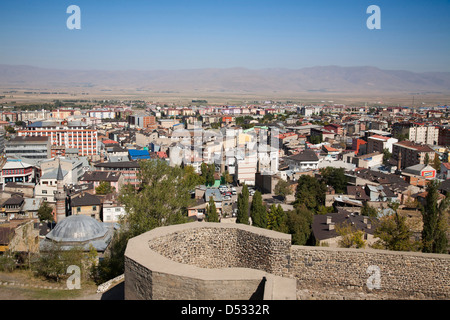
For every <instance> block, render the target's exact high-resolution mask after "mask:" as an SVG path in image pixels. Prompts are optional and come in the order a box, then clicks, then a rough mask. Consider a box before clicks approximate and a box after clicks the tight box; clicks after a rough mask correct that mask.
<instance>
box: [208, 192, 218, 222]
mask: <svg viewBox="0 0 450 320" xmlns="http://www.w3.org/2000/svg"><path fill="white" fill-rule="evenodd" d="M206 221H208V222H219V215H218V214H217V208H216V203H215V202H214V199H213V197H209V203H208V207H207V210H206Z"/></svg>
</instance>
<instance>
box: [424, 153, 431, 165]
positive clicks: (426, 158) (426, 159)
mask: <svg viewBox="0 0 450 320" xmlns="http://www.w3.org/2000/svg"><path fill="white" fill-rule="evenodd" d="M424 163H425V165H428V164H429V163H430V156H429V155H428V153H426V154H425V160H424Z"/></svg>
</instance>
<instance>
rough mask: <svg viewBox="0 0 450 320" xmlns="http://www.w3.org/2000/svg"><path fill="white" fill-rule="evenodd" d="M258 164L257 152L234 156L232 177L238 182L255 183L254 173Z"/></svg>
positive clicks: (251, 184) (252, 184)
mask: <svg viewBox="0 0 450 320" xmlns="http://www.w3.org/2000/svg"><path fill="white" fill-rule="evenodd" d="M257 166H258V157H257V154H256V153H255V154H251V155H248V156H246V157H245V158H243V157H240V156H236V163H235V174H234V178H235V180H236V181H237V182H238V183H239V184H241V185H242V184H244V183H245V184H246V185H250V186H254V185H255V175H256V171H257Z"/></svg>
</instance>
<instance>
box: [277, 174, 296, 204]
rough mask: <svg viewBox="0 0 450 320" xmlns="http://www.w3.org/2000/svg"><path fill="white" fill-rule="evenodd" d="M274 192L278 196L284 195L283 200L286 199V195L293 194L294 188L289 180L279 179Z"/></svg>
mask: <svg viewBox="0 0 450 320" xmlns="http://www.w3.org/2000/svg"><path fill="white" fill-rule="evenodd" d="M274 193H275V195H276V196H280V197H282V198H283V201H285V200H286V197H287V196H288V195H290V194H292V189H291V187H290V186H289V183H288V182H287V181H285V180H283V179H279V180H278V182H277V184H276V186H275V189H274Z"/></svg>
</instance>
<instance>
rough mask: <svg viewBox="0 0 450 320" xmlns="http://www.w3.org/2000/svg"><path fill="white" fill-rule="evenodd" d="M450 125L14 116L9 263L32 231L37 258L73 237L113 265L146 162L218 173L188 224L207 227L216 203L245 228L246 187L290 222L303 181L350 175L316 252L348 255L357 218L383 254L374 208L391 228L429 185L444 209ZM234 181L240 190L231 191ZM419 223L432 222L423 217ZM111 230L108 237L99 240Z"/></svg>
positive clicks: (381, 120)
mask: <svg viewBox="0 0 450 320" xmlns="http://www.w3.org/2000/svg"><path fill="white" fill-rule="evenodd" d="M448 113H449V110H448V107H447V106H435V107H428V108H413V107H367V106H362V107H354V106H346V105H334V104H333V105H317V106H302V105H297V104H281V103H275V102H271V101H266V102H264V103H260V104H252V105H242V106H209V105H204V106H202V105H199V104H194V105H188V106H176V105H171V106H168V105H163V104H148V105H146V106H145V107H140V108H134V107H132V106H131V105H130V106H123V105H122V106H97V107H96V106H93V107H89V108H81V109H76V108H75V109H74V108H64V107H61V108H58V109H55V110H41V111H35V112H30V111H14V110H11V109H7V110H6V111H5V110H3V112H2V113H1V115H2V122H1V123H0V128H1V132H0V151H1V152H2V157H1V161H0V168H1V170H0V194H1V198H0V199H1V211H0V231H1V232H0V251H2V252H6V251H8V250H19V251H20V250H24V249H23V246H24V240H23V239H22V240H21V239H20V237H21V236H22V235H23V233H20V232H17V230H18V229H19V228H21V227H22V226H23V225H26V224H27V223H29V224H32V225H33V226H34V232H35V233H34V235H35V241H36V244H37V245H36V246H34V247H33V248H31V249H30V248H27V250H33V251H34V252H39V250H41V251H45V250H48V249H46V248H48V246H49V243H51V242H52V239H53V240H54V239H55V238H57V239H58V241H62V242H63V243H64V242H67V246H70V245H71V243H72V242H71V241H73V239H71V238H70V237H69V238H64V237H63V236H57V234H67V232H68V231H67V229H68V230H70V232H69V233H70V234H72V235H73V234H78V235H79V234H83V235H86V237H85V238H83V239H84V240H83V241H82V243H83V244H84V245H85V248H88V246H89V245H94V247H95V248H96V250H97V252H98V254H99V255H100V257H102V256H103V254H104V253H105V251H106V250H107V249H108V246H109V244H110V242H111V239H112V231H111V230H114V228H116V227H117V225H118V223H119V222H120V221H121V218H123V217H126V216H127V211H126V209H125V206H124V204H123V203H121V202H120V201H119V194H120V192H121V190H122V188H123V187H124V186H125V185H127V184H132V185H134V186H135V187H139V183H140V181H139V170H140V161H155V160H159V161H165V162H167V163H168V164H169V165H170V166H172V167H174V166H181V167H185V166H192V167H193V168H194V171H195V173H196V174H198V175H200V174H201V173H202V171H201V170H202V164H207V165H212V166H213V168H214V181H215V183H213V184H212V185H197V186H196V187H195V190H192V193H191V194H192V198H193V200H194V202H193V204H192V205H191V206H190V207H189V208H187V212H186V215H187V216H188V218H189V219H190V220H192V221H204V220H205V217H206V213H207V210H208V205H209V201H210V199H213V201H214V204H215V207H216V210H217V213H218V215H219V219H220V222H221V223H236V213H237V210H238V209H237V201H238V200H237V199H238V195H239V193H240V192H241V190H242V186H243V185H244V184H245V185H247V186H248V187H249V188H250V196H253V195H254V194H255V192H256V191H259V192H260V193H261V194H262V196H263V202H264V204H265V206H266V207H267V209H268V210H269V208H270V206H271V205H272V204H277V205H278V204H279V205H281V206H282V208H283V210H285V211H289V210H294V205H293V203H292V201H293V200H295V196H294V195H295V191H296V188H297V184H298V181H299V179H300V178H301V177H302V176H303V175H307V176H311V177H315V178H318V179H320V178H321V172H322V171H321V170H322V169H325V168H330V167H331V168H336V169H342V170H344V172H345V176H346V177H347V181H348V182H347V185H346V186H345V188H344V190H339V192H337V190H334V189H333V187H332V186H330V185H328V186H327V187H328V188H327V191H326V195H325V196H326V200H325V207H326V208H327V213H326V214H325V215H324V214H316V215H314V218H313V221H312V224H311V230H312V233H313V236H314V239H315V241H316V245H322V246H324V245H325V246H329V247H339V243H340V239H341V235H340V234H339V233H338V232H337V230H336V228H335V225H336V224H339V223H340V222H342V221H343V220H345V219H346V217H347V218H348V217H350V216H351V219H352V221H353V222H354V223H353V225H355V226H356V227H357V229H358V230H359V231H362V232H363V234H364V239H365V241H367V243H368V244H373V243H374V242H375V241H376V240H377V238H376V237H375V236H374V230H375V228H374V227H373V225H374V222H373V220H370V221H368V220H367V216H365V215H364V214H363V213H362V210H363V208H364V207H365V206H366V205H370V206H371V207H374V208H376V210H379V211H378V212H379V214H380V216H382V215H383V214H386V210H388V207H389V204H390V203H393V202H394V203H398V204H399V205H400V208H406V207H408V203H410V202H411V201H417V202H418V203H424V201H425V198H426V187H427V183H428V182H429V181H432V180H438V181H440V182H442V183H441V185H440V189H439V192H440V196H441V197H444V196H446V195H447V193H448V191H449V190H450V183H449V181H450V180H448V178H450V159H449V154H450V144H449V143H448V141H450V140H449V139H448V137H449V136H450V124H449V122H448ZM225 173H226V174H228V175H229V176H230V177H231V179H230V180H228V181H225V182H224V181H223V178H222V177H223V175H224V174H225ZM280 180H283V181H285V182H287V184H288V186H289V188H290V190H291V193H290V195H288V196H287V197H286V199H285V200H280V198H279V197H278V194H277V191H276V186H277V184H278V183H279V181H280ZM104 183H107V184H108V186H109V187H110V189H109V191H108V192H107V193H106V194H105V193H102V192H101V191H100V190H101V189H100V187H101V186H102V184H104ZM44 203H46V204H48V205H50V206H51V208H52V215H53V218H54V222H55V223H56V227H55V228H54V229H53V230H52V228H53V227H52V228H48V227H47V226H46V224H43V223H42V221H40V220H39V217H38V210H39V208H40V207H41V206H42V205H43V204H44ZM407 216H408V219H417V218H418V217H420V216H421V215H420V211H419V210H418V209H417V210H412V211H411V210H410V211H408V212H407ZM80 219H88V220H87V221H83V222H81V220H80ZM65 220H67V221H66V222H64V223H63V221H65ZM97 224H98V225H97ZM54 225H55V224H53V226H54ZM86 225H89V227H86ZM76 226H79V228H81V229H80V230H77V229H76V228H77V227H76ZM58 227H59V229H58ZM86 228H87V229H86ZM102 228H104V230H105V231H104V232H102V233H101V235H99V234H97V233H96V231H95V232H94V231H92V230H97V229H102ZM102 230H103V229H102ZM91 233H92V234H91ZM413 235H414V238H415V239H416V240H419V239H420V237H421V232H420V230H419V229H414V230H413ZM447 235H448V234H447ZM99 239H100V240H101V241H100V240H99ZM86 250H87V249H86Z"/></svg>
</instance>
